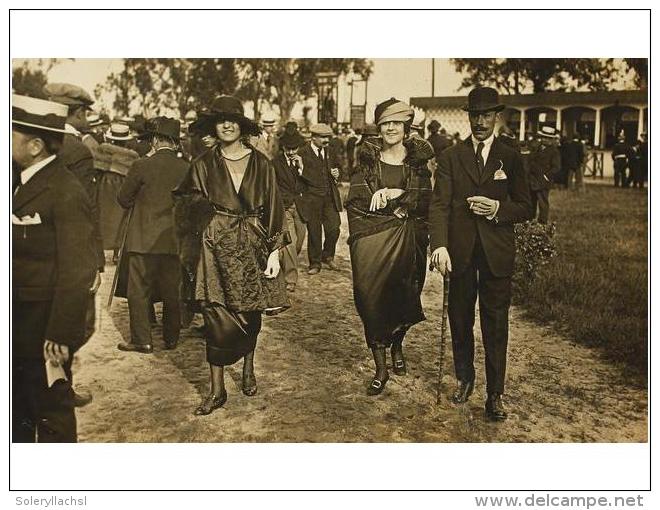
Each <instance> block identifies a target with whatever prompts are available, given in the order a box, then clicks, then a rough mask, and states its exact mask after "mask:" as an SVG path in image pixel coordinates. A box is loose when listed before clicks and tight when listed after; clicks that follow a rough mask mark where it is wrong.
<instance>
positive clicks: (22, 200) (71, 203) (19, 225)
mask: <svg viewBox="0 0 660 510" xmlns="http://www.w3.org/2000/svg"><path fill="white" fill-rule="evenodd" d="M66 115H67V107H66V106H64V105H61V104H58V103H54V102H51V101H43V100H40V99H34V98H30V97H25V96H19V95H14V96H13V100H12V163H13V166H14V167H15V168H17V169H18V170H19V171H20V174H19V178H18V179H17V180H16V182H15V186H16V188H15V191H14V197H13V203H12V242H13V253H12V260H13V268H12V269H13V273H12V283H13V289H12V305H13V306H12V314H13V324H12V441H13V442H35V441H38V442H75V441H76V439H77V434H76V417H75V412H74V395H73V392H72V389H71V375H72V373H71V361H72V358H73V354H74V353H75V351H76V350H77V349H78V348H79V347H80V346H81V345H82V344H83V343H84V342H85V316H86V312H87V308H88V304H89V302H90V299H91V297H90V289H91V287H92V284H93V282H94V275H95V272H96V264H97V262H96V258H95V252H94V243H93V233H94V224H93V220H92V214H91V201H90V199H89V197H88V195H87V194H86V192H85V190H84V188H83V187H82V185H81V183H80V181H79V180H78V179H76V177H75V176H74V175H73V174H72V173H71V172H70V171H69V170H68V169H67V168H66V166H64V165H63V163H62V161H61V160H60V158H59V156H58V155H57V153H58V151H59V149H60V147H61V145H62V141H63V136H64V133H65V127H64V124H65V121H66Z"/></svg>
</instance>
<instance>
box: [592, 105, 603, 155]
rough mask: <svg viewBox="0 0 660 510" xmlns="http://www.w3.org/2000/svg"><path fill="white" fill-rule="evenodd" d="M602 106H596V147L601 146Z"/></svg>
mask: <svg viewBox="0 0 660 510" xmlns="http://www.w3.org/2000/svg"><path fill="white" fill-rule="evenodd" d="M601 110H602V108H596V121H595V122H594V149H599V148H600V111H601Z"/></svg>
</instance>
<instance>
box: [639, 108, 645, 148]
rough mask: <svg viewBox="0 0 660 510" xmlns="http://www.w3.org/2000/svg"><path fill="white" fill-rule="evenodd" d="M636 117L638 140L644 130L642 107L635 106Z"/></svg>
mask: <svg viewBox="0 0 660 510" xmlns="http://www.w3.org/2000/svg"><path fill="white" fill-rule="evenodd" d="M637 111H638V112H639V113H638V118H637V140H639V137H640V135H641V134H642V133H643V132H644V107H643V106H642V107H640V108H637Z"/></svg>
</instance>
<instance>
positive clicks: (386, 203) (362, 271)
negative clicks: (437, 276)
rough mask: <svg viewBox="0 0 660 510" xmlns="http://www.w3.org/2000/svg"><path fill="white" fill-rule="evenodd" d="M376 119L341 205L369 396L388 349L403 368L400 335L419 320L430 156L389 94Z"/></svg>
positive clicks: (383, 377)
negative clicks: (367, 351)
mask: <svg viewBox="0 0 660 510" xmlns="http://www.w3.org/2000/svg"><path fill="white" fill-rule="evenodd" d="M375 117H376V124H378V128H379V132H380V135H381V138H380V139H373V140H368V141H366V142H365V143H363V144H362V145H361V146H360V148H359V150H358V152H357V161H358V167H357V171H356V172H355V173H354V174H353V176H352V178H351V188H350V191H349V195H348V200H347V203H346V210H347V211H348V222H349V230H350V236H349V239H348V243H349V245H350V253H351V265H352V269H353V294H354V298H355V306H356V308H357V311H358V313H359V315H360V318H361V319H362V322H363V324H364V332H365V338H366V341H367V345H368V346H369V347H370V348H371V350H372V353H373V356H374V362H375V364H376V374H375V376H374V378H373V380H372V381H371V384H370V385H369V387H368V388H367V394H368V395H378V394H380V393H381V392H382V391H383V389H384V388H385V383H386V382H387V380H388V379H389V374H388V371H387V363H386V352H385V350H386V348H388V347H391V355H392V366H393V370H394V373H395V374H397V375H404V374H405V373H406V362H405V358H404V356H403V339H404V337H405V335H406V332H407V331H408V329H409V328H410V327H411V326H412V325H414V324H416V323H418V322H420V321H422V320H424V319H425V317H424V312H423V310H422V304H421V300H420V295H421V292H422V287H423V286H424V280H425V276H426V250H427V247H428V225H427V217H428V206H429V200H430V195H431V180H430V178H431V174H430V172H429V170H428V166H427V165H428V161H429V160H430V159H431V158H433V155H434V153H433V148H432V147H431V145H430V144H429V143H428V142H427V141H426V140H423V139H421V138H418V137H410V138H408V139H406V135H407V134H408V133H409V131H410V125H411V122H412V119H413V111H412V109H411V108H410V107H409V106H408V105H407V104H405V103H403V102H401V101H397V100H396V99H394V98H392V99H389V100H388V101H385V102H384V103H381V104H379V105H378V106H377V107H376V113H375Z"/></svg>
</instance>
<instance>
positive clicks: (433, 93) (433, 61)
mask: <svg viewBox="0 0 660 510" xmlns="http://www.w3.org/2000/svg"><path fill="white" fill-rule="evenodd" d="M431 97H435V59H434V58H432V59H431Z"/></svg>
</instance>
